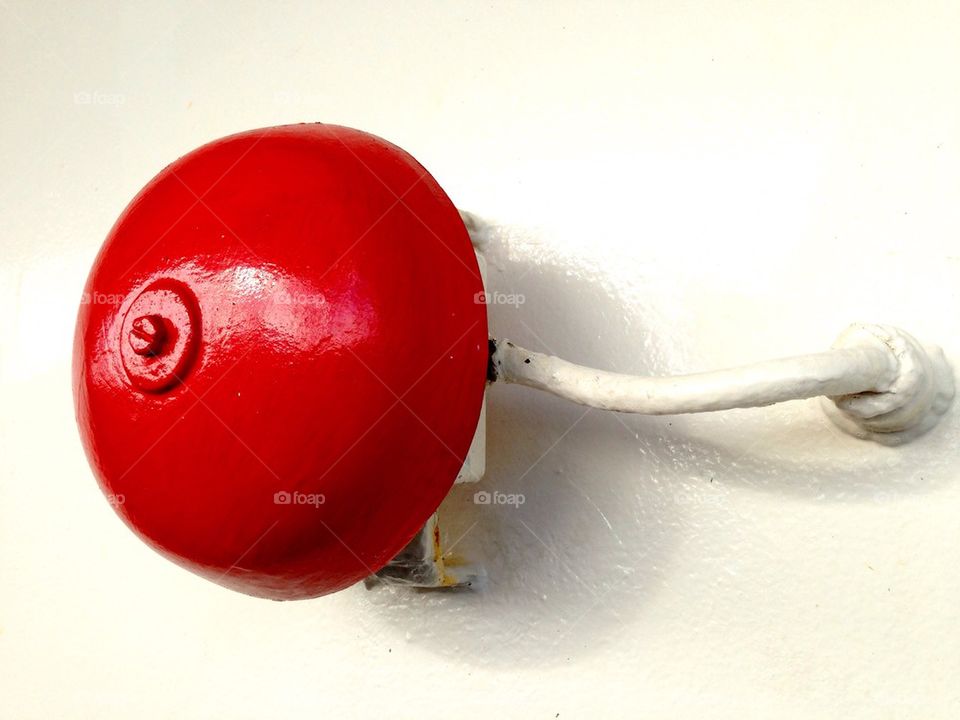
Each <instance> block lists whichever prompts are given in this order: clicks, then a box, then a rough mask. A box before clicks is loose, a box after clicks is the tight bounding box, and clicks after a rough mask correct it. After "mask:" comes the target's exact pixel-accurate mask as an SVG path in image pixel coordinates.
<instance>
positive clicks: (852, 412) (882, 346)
mask: <svg viewBox="0 0 960 720" xmlns="http://www.w3.org/2000/svg"><path fill="white" fill-rule="evenodd" d="M494 342H495V345H496V347H495V350H494V351H493V353H492V355H491V363H492V372H493V375H494V376H495V379H499V380H502V381H503V382H507V383H518V384H521V385H527V386H528V387H534V388H538V389H540V390H546V391H547V392H550V393H553V394H554V395H558V396H560V397H562V398H566V399H567V400H572V401H573V402H576V403H579V404H581V405H589V406H591V407H597V408H602V409H605V410H613V411H616V412H627V413H641V414H646V415H668V414H679V413H693V412H708V411H713V410H728V409H731V408H738V407H760V406H764V405H772V404H773V403H778V402H783V401H785V400H796V399H801V398H810V397H816V396H818V395H826V396H828V397H830V398H831V400H832V401H833V403H834V404H835V406H836V408H835V412H832V413H831V417H833V419H834V420H835V421H836V422H837V424H838V425H840V426H841V427H842V428H843V429H845V430H847V431H849V432H853V433H855V434H857V435H859V436H861V437H870V438H872V439H882V440H884V441H887V442H894V441H901V440H903V439H907V438H909V437H913V436H915V435H917V434H919V433H921V432H923V431H925V430H927V429H929V427H931V426H932V425H933V424H934V423H935V422H936V419H937V418H938V417H939V416H940V415H942V414H943V413H944V412H945V411H946V409H947V407H949V404H950V400H951V399H952V398H953V373H952V370H951V369H950V366H949V365H948V364H947V361H946V359H945V358H944V357H943V353H942V352H941V351H940V349H939V348H927V349H924V348H923V347H921V346H920V344H919V343H918V342H917V341H916V340H914V339H913V338H912V337H911V336H909V335H908V334H907V333H905V332H903V331H902V330H898V329H896V328H892V327H888V326H883V325H854V326H851V327H850V328H849V329H848V330H847V331H846V332H845V333H844V334H843V335H842V336H841V337H840V339H839V340H838V341H837V343H836V344H835V346H834V347H835V349H833V350H830V351H827V352H823V353H818V354H814V355H802V356H799V357H793V358H784V359H779V360H769V361H767V362H761V363H756V364H753V365H747V366H744V367H740V368H734V369H730V370H719V371H716V372H705V373H696V374H692V375H679V376H675V377H637V376H634V375H622V374H619V373H612V372H606V371H603V370H595V369H593V368H587V367H583V366H581V365H575V364H574V363H570V362H567V361H565V360H561V359H560V358H556V357H552V356H549V355H543V354H541V353H536V352H532V351H530V350H525V349H524V348H521V347H518V346H516V345H514V344H513V343H511V342H509V341H508V340H497V341H494ZM878 434H879V435H883V436H884V437H882V438H881V437H877V435H878ZM895 436H896V437H895Z"/></svg>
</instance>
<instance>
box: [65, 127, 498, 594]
mask: <svg viewBox="0 0 960 720" xmlns="http://www.w3.org/2000/svg"><path fill="white" fill-rule="evenodd" d="M481 291H482V282H481V279H480V274H479V270H478V267H477V262H476V257H475V255H474V253H473V248H472V246H471V244H470V240H469V237H468V235H467V232H466V230H465V228H464V226H463V223H462V221H461V219H460V217H459V214H458V213H457V210H456V208H455V207H454V206H453V204H452V203H451V202H450V200H449V198H447V196H446V195H445V194H444V192H443V190H442V189H441V188H440V186H439V185H438V184H437V183H436V181H435V180H434V179H433V177H431V176H430V175H429V174H428V173H427V171H426V170H424V169H423V167H422V166H421V165H420V164H419V163H417V161H416V160H414V159H413V158H412V157H411V156H410V155H408V154H407V153H406V152H404V151H403V150H401V149H400V148H398V147H396V146H394V145H391V144H390V143H387V142H386V141H384V140H381V139H380V138H377V137H374V136H372V135H368V134H366V133H362V132H359V131H357V130H352V129H349V128H344V127H337V126H330V125H322V124H313V125H292V126H284V127H277V128H267V129H263V130H255V131H251V132H246V133H241V134H239V135H234V136H231V137H227V138H224V139H221V140H217V141H215V142H213V143H210V144H209V145H205V146H204V147H201V148H200V149H198V150H195V151H194V152H192V153H190V154H189V155H187V156H185V157H183V158H181V159H180V160H178V161H177V162H175V163H173V164H172V165H170V166H169V167H167V168H166V169H165V170H163V171H162V172H161V173H160V174H159V175H157V176H156V177H155V178H154V179H153V180H152V181H151V182H150V183H149V184H148V185H147V186H146V187H145V188H144V189H143V190H142V191H141V192H140V194H139V195H138V196H137V197H136V198H135V199H134V200H133V201H132V202H131V203H130V205H129V206H128V207H127V209H126V210H125V211H124V213H123V214H122V215H121V217H120V219H119V220H118V221H117V223H116V225H115V226H114V227H113V229H112V230H111V232H110V234H109V236H108V237H107V239H106V242H105V243H104V245H103V248H102V249H101V251H100V254H99V256H98V257H97V259H96V262H95V263H94V265H93V269H92V271H91V273H90V277H89V280H88V282H87V287H86V292H85V294H84V303H83V304H82V305H81V308H80V314H79V318H78V323H77V333H76V341H75V351H74V392H75V399H76V408H77V418H78V422H79V426H80V433H81V436H82V438H83V442H84V445H85V447H86V450H87V454H88V457H89V459H90V462H91V465H92V466H93V469H94V471H95V473H96V475H97V477H98V479H99V482H100V485H101V488H102V489H103V491H104V493H105V494H107V496H108V497H109V498H110V499H111V501H112V504H113V505H114V507H115V508H116V509H117V511H118V513H119V514H120V516H121V517H122V518H123V519H124V520H125V521H126V523H127V524H128V525H129V526H130V527H131V528H132V529H133V530H134V531H135V532H136V533H137V534H139V535H140V537H141V538H143V539H144V540H145V541H146V542H147V543H149V544H150V545H151V546H152V547H154V548H155V549H157V550H158V551H159V552H161V553H162V554H164V555H165V556H167V557H168V558H170V559H172V560H173V561H175V562H177V563H179V564H180V565H182V566H183V567H185V568H187V569H189V570H192V571H193V572H195V573H197V574H199V575H202V576H204V577H206V578H208V579H210V580H213V581H214V582H217V583H220V584H221V585H225V586H227V587H230V588H233V589H235V590H239V591H241V592H245V593H248V594H251V595H257V596H261V597H267V598H274V599H296V598H308V597H315V596H318V595H323V594H326V593H330V592H333V591H336V590H339V589H342V588H345V587H347V586H348V585H351V584H353V583H355V582H356V581H358V580H360V579H362V578H363V577H365V576H366V575H369V574H370V573H372V572H374V571H376V570H378V569H379V568H380V567H382V566H383V565H384V564H386V563H387V561H389V560H390V559H391V558H392V557H393V556H394V555H395V554H396V553H397V552H398V551H399V550H401V549H402V548H403V546H404V545H405V544H406V543H407V542H408V541H409V540H410V539H411V538H412V537H413V535H414V534H415V533H416V532H417V531H418V529H419V528H420V527H421V525H422V524H423V523H424V522H425V521H426V519H427V518H428V517H429V515H430V514H431V513H432V512H433V511H434V510H435V509H436V508H437V506H438V505H439V504H440V501H441V500H442V499H443V497H444V495H445V494H446V493H447V491H448V490H449V489H450V486H451V485H452V483H453V481H454V479H455V477H456V474H457V472H458V471H459V469H460V466H461V464H462V463H463V460H464V457H465V456H466V453H467V450H468V448H469V445H470V441H471V439H472V436H473V433H474V430H475V428H476V425H477V420H478V417H479V412H480V404H481V400H482V396H483V391H484V382H485V373H486V363H487V321H486V308H485V306H484V305H483V304H482V303H477V302H476V301H475V297H476V296H477V294H478V293H480V292H481Z"/></svg>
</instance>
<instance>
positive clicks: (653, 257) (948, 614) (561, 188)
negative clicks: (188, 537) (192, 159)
mask: <svg viewBox="0 0 960 720" xmlns="http://www.w3.org/2000/svg"><path fill="white" fill-rule="evenodd" d="M315 5H316V4H314V3H310V4H303V5H296V6H290V7H287V8H285V9H283V10H266V9H264V10H260V9H257V8H255V7H254V6H253V5H235V4H230V5H229V6H227V5H218V4H217V3H174V4H170V5H164V6H162V7H161V6H159V5H158V4H149V5H147V4H144V5H143V6H141V7H139V8H137V7H133V6H132V5H130V4H120V3H105V4H99V5H96V6H92V5H91V6H88V5H76V4H74V5H69V4H68V5H64V6H62V7H58V6H55V5H52V4H45V3H26V2H12V0H3V1H2V3H0V83H2V84H0V88H2V92H3V103H2V106H0V123H2V126H0V167H2V173H0V197H2V198H3V207H4V224H3V235H2V239H0V242H2V252H3V262H2V265H0V273H2V274H0V299H2V302H0V319H2V324H0V328H2V331H3V335H2V340H0V369H2V380H0V382H2V407H3V413H2V414H0V423H2V425H0V431H2V432H0V438H2V443H3V445H2V447H0V458H2V473H3V475H2V480H0V578H2V579H0V677H2V678H3V686H2V690H0V716H2V717H5V718H6V717H9V718H49V717H86V718H93V717H98V718H112V717H138V718H167V717H173V716H175V717H178V718H208V717H233V718H262V717H272V718H282V717H297V718H306V717H352V716H357V717H361V716H377V717H395V716H400V717H410V716H412V715H414V712H413V711H412V710H410V711H405V710H398V708H402V707H404V704H405V703H409V704H410V707H411V708H412V707H414V706H417V707H419V710H418V711H417V712H416V714H417V715H418V716H424V717H431V716H436V717H440V716H442V717H455V716H465V717H483V716H487V715H494V714H495V716H496V717H522V718H555V717H557V714H558V713H559V717H560V718H561V719H562V718H576V717H631V718H632V717H639V716H644V715H648V716H654V717H671V716H685V717H718V718H745V717H777V718H810V717H850V718H854V717H863V718H876V717H895V718H916V717H923V718H953V717H956V716H957V715H958V707H960V697H958V696H960V685H958V684H957V678H958V677H960V624H958V623H957V604H958V602H957V601H958V595H960V563H958V562H957V560H956V554H957V548H958V546H960V522H958V517H960V455H958V443H957V440H956V438H957V431H958V427H960V424H958V418H957V414H956V413H952V414H951V415H949V416H948V417H946V418H945V419H944V421H943V422H941V423H940V424H939V425H938V426H937V427H936V428H935V429H934V430H933V431H931V432H930V433H929V434H927V435H925V436H924V437H922V438H920V439H919V440H917V441H916V442H914V443H912V444H910V445H907V446H904V447H901V448H895V449H894V448H886V447H881V446H877V445H873V444H867V443H864V442H862V441H858V440H856V439H854V438H851V437H849V436H847V435H845V434H843V433H842V432H841V431H840V430H838V429H837V428H835V427H834V426H833V425H832V424H831V423H830V422H829V421H828V420H827V419H826V418H825V417H824V415H823V413H822V412H821V410H820V408H819V407H818V406H817V402H816V401H806V402H799V403H789V404H785V405H782V406H776V407H774V408H769V409H757V410H744V411H732V412H729V413H722V414H714V415H708V416H687V417H681V418H670V417H661V418H622V417H616V416H613V415H610V414H604V413H602V412H600V411H586V412H585V411H584V409H583V408H580V407H578V406H574V405H571V404H568V403H565V402H564V401H562V400H559V399H557V398H552V397H550V396H546V395H543V394H541V393H536V392H534V391H531V390H529V389H527V388H523V387H494V388H493V389H492V392H491V393H490V396H489V398H488V400H489V406H488V414H489V417H488V422H489V428H488V430H489V432H488V438H487V441H488V442H487V445H488V448H489V454H488V464H487V478H486V479H485V480H484V481H483V482H482V483H481V484H480V485H479V486H477V485H474V486H464V487H461V488H459V489H460V490H462V491H463V492H462V493H460V494H455V495H454V496H453V497H452V498H451V500H450V501H449V502H448V503H447V506H446V507H445V508H444V511H445V518H444V519H445V522H446V527H447V529H448V530H449V532H450V535H451V538H450V541H451V542H454V541H457V538H458V537H460V535H461V534H464V533H465V535H463V538H462V539H460V540H459V541H458V542H457V546H456V547H457V551H458V552H462V553H463V554H465V555H467V556H469V557H471V558H472V559H479V560H483V561H484V562H485V564H486V568H487V572H488V573H489V576H490V577H489V581H488V584H487V586H486V588H485V589H484V590H483V591H481V592H477V593H472V594H458V595H449V594H448V595H443V594H437V593H421V594H417V593H405V592H395V593H391V592H389V591H384V592H366V591H365V590H363V589H362V587H357V588H353V589H351V590H348V591H346V592H343V593H341V594H339V595H336V596H333V597H330V598H326V599H321V600H317V601H312V602H302V603H294V604H274V603H268V602H264V601H259V600H254V599H250V598H246V597H243V596H240V595H235V594H231V593H229V592H227V591H224V590H222V589H221V588H218V587H216V586H214V585H211V584H209V583H206V582H204V581H203V580H200V579H199V578H196V577H193V576H192V575H190V574H188V573H185V572H184V571H182V570H180V569H178V568H176V567H175V566H173V565H172V564H170V563H168V562H166V561H165V560H163V559H161V558H160V557H158V556H156V555H154V554H153V553H152V552H151V551H150V550H148V549H147V548H146V547H145V546H144V545H142V544H141V543H140V542H139V541H138V540H136V539H135V538H134V537H133V536H132V535H131V534H130V533H129V532H128V531H127V530H126V529H125V528H124V527H123V526H122V524H121V523H120V521H119V520H118V519H116V518H115V517H114V515H113V513H112V511H111V510H110V508H109V507H108V505H107V504H106V502H104V500H103V498H102V496H101V495H100V493H99V491H98V490H97V488H96V486H95V483H94V482H93V480H92V478H91V475H90V472H89V470H88V468H87V465H86V462H85V459H84V457H83V454H82V452H81V449H80V444H79V441H78V439H77V436H76V431H75V429H74V425H73V417H72V414H73V411H72V405H71V400H70V386H69V376H68V359H69V353H70V342H71V335H72V329H73V319H74V312H75V306H76V303H77V301H78V298H79V296H80V291H81V287H82V282H83V279H84V276H85V273H86V271H87V268H88V266H89V264H90V262H91V261H92V259H93V256H94V253H95V252H96V250H97V247H98V246H99V243H100V241H101V240H102V238H103V237H104V235H105V234H106V232H107V230H108V229H109V227H110V225H111V223H112V222H113V221H114V219H115V218H116V216H117V214H118V213H119V211H120V210H121V209H122V207H123V206H124V205H125V204H126V202H127V201H128V200H129V199H130V197H131V196H132V195H133V194H134V193H135V192H136V191H137V190H138V189H139V188H140V187H141V185H143V183H144V182H146V181H147V180H148V179H149V178H150V177H151V176H152V175H153V174H154V173H155V172H156V171H158V170H159V169H160V168H161V167H162V166H163V165H164V164H165V163H167V162H169V161H170V160H171V159H173V158H174V157H176V156H177V155H179V154H180V153H183V152H184V151H186V150H188V149H190V148H192V147H194V146H196V145H198V144H200V143H202V142H204V141H206V140H209V139H212V138H214V137H217V136H220V135H224V134H226V133H229V132H233V131H237V130H242V129H246V128H249V127H256V126H263V125H270V124H277V123H282V122H289V121H297V120H325V121H331V122H339V123H342V124H347V125H354V126H359V127H362V128H365V129H368V130H371V131H373V132H376V133H378V134H381V135H383V136H385V137H387V138H389V139H391V140H393V141H394V142H397V143H398V144H400V145H401V146H403V147H405V148H407V149H409V150H410V151H411V152H413V153H414V154H415V155H416V156H417V157H418V158H419V159H420V160H421V161H422V162H423V163H424V164H425V165H426V166H427V167H428V168H429V169H430V170H431V171H432V172H433V173H434V174H435V176H436V177H437V179H438V180H439V182H440V183H441V185H443V186H444V187H445V188H446V189H447V190H448V192H449V193H450V195H451V197H453V199H454V201H455V202H456V203H457V204H458V206H460V207H463V208H467V209H471V210H475V211H477V212H479V213H481V214H482V215H483V216H484V217H487V218H492V219H494V220H495V221H496V222H497V223H498V225H497V227H496V229H495V231H494V232H493V237H491V238H490V246H491V250H490V252H489V255H488V257H489V259H490V260H491V265H490V268H489V277H490V285H491V288H492V289H494V290H495V291H499V292H501V293H503V294H504V298H507V299H508V298H509V296H510V295H511V294H512V295H514V298H513V299H514V300H515V301H519V296H522V297H523V299H524V302H523V303H522V304H513V305H510V304H495V305H493V306H492V316H493V327H494V330H495V332H496V333H497V334H500V335H505V336H508V337H511V338H513V339H515V340H516V341H517V342H519V343H521V344H523V345H525V346H529V347H532V348H533V349H535V350H541V351H546V352H551V353H554V354H557V355H560V356H563V357H566V358H569V359H570V360H572V361H575V362H580V363H585V364H591V365H601V366H603V367H606V368H609V369H611V370H615V371H620V372H634V373H657V374H659V373H667V372H677V371H695V370H702V369H710V368H714V367H724V366H729V365H736V364H739V363H743V362H749V361H751V360H754V359H756V358H758V357H768V356H776V355H790V354H794V353H802V352H806V351H808V350H810V349H811V348H820V347H826V346H827V345H829V343H830V342H831V341H832V340H833V338H834V337H835V336H836V334H837V333H838V332H839V331H840V330H842V329H843V327H844V326H845V325H846V324H847V323H848V322H849V321H850V320H851V319H863V320H868V321H870V320H873V321H879V322H888V323H891V324H893V325H898V326H901V327H904V328H907V329H908V330H909V331H910V332H911V333H914V334H915V335H916V336H917V337H921V338H924V339H927V340H930V341H932V342H937V343H940V344H942V345H943V346H944V348H945V350H946V351H947V354H948V356H949V357H950V358H951V359H952V360H953V361H954V362H956V361H957V353H958V351H960V347H958V345H957V342H956V338H957V337H958V329H960V317H958V313H957V312H956V309H957V307H958V303H957V288H958V287H960V262H958V257H960V256H958V254H957V250H956V248H957V242H958V233H960V202H958V200H960V197H958V196H960V136H958V133H957V128H958V127H960V85H958V83H957V82H956V69H957V67H958V66H960V43H957V37H958V35H960V8H958V6H957V5H956V4H955V3H942V4H941V3H932V2H915V3H901V4H894V3H883V4H878V3H843V4H842V7H835V6H837V5H840V4H838V3H833V2H830V3H777V4H772V3H771V4H767V3H762V4H761V3H753V2H729V3H712V4H711V9H710V10H705V9H702V8H699V7H698V5H699V4H684V5H680V4H677V3H670V2H663V3H657V2H648V3H642V4H639V3H638V4H635V5H631V6H621V5H616V6H609V7H607V8H605V9H601V8H586V7H581V6H580V4H579V3H577V4H574V3H568V4H565V5H561V6H557V5H555V4H554V5H551V6H550V7H549V8H547V7H545V6H541V5H539V4H529V5H524V6H519V7H514V6H501V5H499V4H493V5H491V4H490V3H482V4H475V5H468V6H462V7H453V6H447V5H440V4H436V5H421V4H404V5H403V6H402V7H393V6H388V5H386V4H383V5H370V4H365V3H351V4H349V7H344V8H335V7H323V6H319V5H316V6H315ZM878 287H879V288H883V292H878V290H877V289H878ZM478 487H479V488H480V489H486V490H488V491H490V490H498V491H500V492H503V493H523V494H524V495H525V502H524V504H522V505H520V506H519V507H515V506H513V505H492V504H491V505H486V506H479V505H475V504H474V503H473V502H472V497H473V493H474V492H475V491H476V490H477V488H478Z"/></svg>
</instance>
